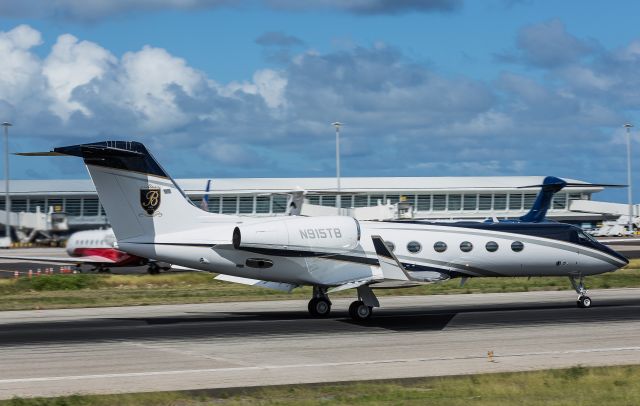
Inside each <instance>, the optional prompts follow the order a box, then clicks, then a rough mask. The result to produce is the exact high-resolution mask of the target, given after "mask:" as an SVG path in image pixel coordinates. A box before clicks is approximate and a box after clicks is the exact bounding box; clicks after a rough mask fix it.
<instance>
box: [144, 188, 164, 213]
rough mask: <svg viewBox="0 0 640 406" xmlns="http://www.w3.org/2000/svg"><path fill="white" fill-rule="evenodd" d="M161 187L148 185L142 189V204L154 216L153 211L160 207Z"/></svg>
mask: <svg viewBox="0 0 640 406" xmlns="http://www.w3.org/2000/svg"><path fill="white" fill-rule="evenodd" d="M160 198H161V195H160V188H159V187H147V188H142V189H140V206H142V209H143V210H144V211H145V212H147V215H149V216H153V213H155V212H156V210H158V207H160Z"/></svg>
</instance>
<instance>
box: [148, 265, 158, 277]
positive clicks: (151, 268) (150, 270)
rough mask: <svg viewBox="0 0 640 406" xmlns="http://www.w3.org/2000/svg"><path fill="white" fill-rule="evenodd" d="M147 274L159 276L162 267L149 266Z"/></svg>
mask: <svg viewBox="0 0 640 406" xmlns="http://www.w3.org/2000/svg"><path fill="white" fill-rule="evenodd" d="M147 273H148V274H149V275H158V274H159V273H160V267H159V266H158V265H156V264H155V263H154V264H149V266H148V267H147Z"/></svg>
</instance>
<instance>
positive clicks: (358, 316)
mask: <svg viewBox="0 0 640 406" xmlns="http://www.w3.org/2000/svg"><path fill="white" fill-rule="evenodd" d="M372 314H373V308H372V307H371V306H367V305H366V304H364V302H363V301H361V300H356V301H355V302H353V303H351V306H349V316H351V318H352V319H353V320H355V321H364V320H368V319H370V318H371V315H372Z"/></svg>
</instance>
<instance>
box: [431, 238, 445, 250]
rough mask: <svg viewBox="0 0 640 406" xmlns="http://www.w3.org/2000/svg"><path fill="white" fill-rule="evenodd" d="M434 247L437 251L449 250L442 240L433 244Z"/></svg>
mask: <svg viewBox="0 0 640 406" xmlns="http://www.w3.org/2000/svg"><path fill="white" fill-rule="evenodd" d="M433 249H434V250H435V251H436V252H445V251H446V250H447V244H445V243H444V242H442V241H438V242H437V243H435V244H433Z"/></svg>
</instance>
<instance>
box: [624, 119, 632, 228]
mask: <svg viewBox="0 0 640 406" xmlns="http://www.w3.org/2000/svg"><path fill="white" fill-rule="evenodd" d="M631 127H633V124H631V123H626V124H625V125H624V128H626V129H627V185H628V186H627V200H628V202H629V221H628V223H627V227H628V228H629V233H632V232H633V200H632V199H633V193H632V187H631Z"/></svg>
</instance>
